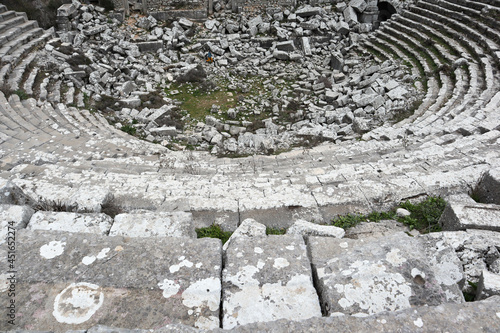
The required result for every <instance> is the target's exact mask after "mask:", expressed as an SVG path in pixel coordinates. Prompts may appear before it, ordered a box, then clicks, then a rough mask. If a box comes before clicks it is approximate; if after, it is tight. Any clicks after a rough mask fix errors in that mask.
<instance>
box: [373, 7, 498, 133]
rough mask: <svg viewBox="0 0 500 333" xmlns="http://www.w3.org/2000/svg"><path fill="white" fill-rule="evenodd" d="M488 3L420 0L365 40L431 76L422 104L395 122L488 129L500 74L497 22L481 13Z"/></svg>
mask: <svg viewBox="0 0 500 333" xmlns="http://www.w3.org/2000/svg"><path fill="white" fill-rule="evenodd" d="M437 4H439V6H438V5H437ZM479 8H481V9H479ZM483 8H484V5H478V4H477V3H476V4H471V3H470V2H466V1H464V2H462V3H461V5H456V4H454V3H452V2H448V1H419V2H418V3H417V4H416V5H415V6H411V7H410V8H409V10H406V11H403V12H402V13H401V14H400V15H394V17H393V19H392V20H391V21H388V22H384V23H385V24H382V27H381V29H379V30H378V31H377V32H375V33H374V34H373V35H372V36H371V38H370V40H369V41H367V42H365V46H364V47H365V48H366V49H367V50H368V51H369V50H370V49H373V48H375V52H388V51H390V52H391V53H392V54H393V56H396V57H400V58H402V59H403V60H405V61H407V62H408V63H410V64H412V65H413V67H416V68H418V69H419V73H418V74H419V76H420V77H421V79H422V80H424V81H426V84H424V86H427V87H428V92H427V96H426V98H425V99H424V101H423V103H422V104H421V105H420V107H419V108H418V109H417V110H416V111H415V113H414V115H413V116H411V117H410V118H408V119H406V120H403V121H402V122H401V123H399V124H396V125H395V127H400V128H404V129H409V130H411V132H412V133H414V134H415V135H422V136H423V135H428V134H431V133H435V132H434V130H436V131H442V133H444V134H446V133H461V134H463V135H469V134H471V133H474V131H484V130H488V127H485V128H483V127H482V126H485V125H486V124H487V123H488V122H487V121H484V120H485V119H486V118H488V116H489V115H491V110H492V109H493V108H496V107H498V101H497V99H498V98H497V97H495V95H496V94H497V93H498V88H499V86H500V81H499V80H500V78H499V76H498V71H497V70H496V69H497V68H498V67H499V65H500V63H499V62H498V50H499V43H498V33H497V29H498V26H497V25H496V24H495V21H494V19H492V18H491V17H489V16H488V15H483V14H482V13H481V12H480V10H482V9H483ZM493 8H497V7H492V11H497V9H493ZM422 23H423V24H422ZM386 55H389V54H386ZM443 66H444V67H443ZM443 68H448V69H447V70H442V69H443ZM436 71H438V72H437V74H433V73H436ZM413 73H414V74H416V73H415V71H414V72H413ZM439 87H440V89H439ZM438 89H439V90H438ZM489 119H491V118H489ZM489 128H492V127H489ZM376 132H377V130H375V131H373V133H371V134H372V136H371V137H375V136H374V135H373V134H374V133H376Z"/></svg>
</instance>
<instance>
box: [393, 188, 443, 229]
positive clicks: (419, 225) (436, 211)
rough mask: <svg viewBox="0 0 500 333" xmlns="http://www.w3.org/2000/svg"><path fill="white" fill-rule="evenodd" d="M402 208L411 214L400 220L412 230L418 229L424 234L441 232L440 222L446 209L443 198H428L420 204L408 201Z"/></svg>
mask: <svg viewBox="0 0 500 333" xmlns="http://www.w3.org/2000/svg"><path fill="white" fill-rule="evenodd" d="M400 207H401V208H404V209H406V210H408V211H409V212H410V213H411V215H410V216H408V217H405V218H401V220H400V222H402V223H403V224H406V225H408V226H409V227H410V228H411V229H417V230H418V231H420V232H423V233H427V232H436V231H441V226H440V225H439V223H438V222H439V218H440V217H441V214H443V211H444V208H445V207H446V201H445V200H444V199H443V198H441V197H428V198H427V199H426V200H425V201H422V202H420V203H418V204H412V203H410V202H409V201H406V202H405V203H403V204H401V205H400Z"/></svg>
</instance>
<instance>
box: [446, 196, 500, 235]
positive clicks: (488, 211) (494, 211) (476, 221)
mask: <svg viewBox="0 0 500 333" xmlns="http://www.w3.org/2000/svg"><path fill="white" fill-rule="evenodd" d="M439 224H440V225H442V226H443V229H444V230H451V231H455V230H465V229H483V230H493V231H500V206H499V205H493V204H466V205H464V204H460V203H450V204H448V205H447V206H446V208H445V210H444V212H443V214H442V215H441V218H440V219H439Z"/></svg>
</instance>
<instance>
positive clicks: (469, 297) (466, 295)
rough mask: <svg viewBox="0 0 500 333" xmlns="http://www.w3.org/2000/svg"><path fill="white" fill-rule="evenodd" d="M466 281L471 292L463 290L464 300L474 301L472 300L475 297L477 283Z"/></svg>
mask: <svg viewBox="0 0 500 333" xmlns="http://www.w3.org/2000/svg"><path fill="white" fill-rule="evenodd" d="M467 283H468V284H469V286H471V287H472V291H471V292H467V291H464V292H463V294H464V298H465V301H466V302H474V300H475V299H476V292H477V283H474V282H472V281H467Z"/></svg>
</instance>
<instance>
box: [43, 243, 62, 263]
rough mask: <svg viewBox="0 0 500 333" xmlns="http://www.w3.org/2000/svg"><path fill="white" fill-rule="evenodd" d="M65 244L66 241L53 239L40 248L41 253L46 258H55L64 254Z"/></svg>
mask: <svg viewBox="0 0 500 333" xmlns="http://www.w3.org/2000/svg"><path fill="white" fill-rule="evenodd" d="M65 245H66V242H60V241H52V242H50V243H49V244H45V245H43V246H42V247H41V248H40V255H41V256H42V257H44V258H45V259H53V258H55V257H57V256H60V255H61V254H63V252H64V246H65Z"/></svg>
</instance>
